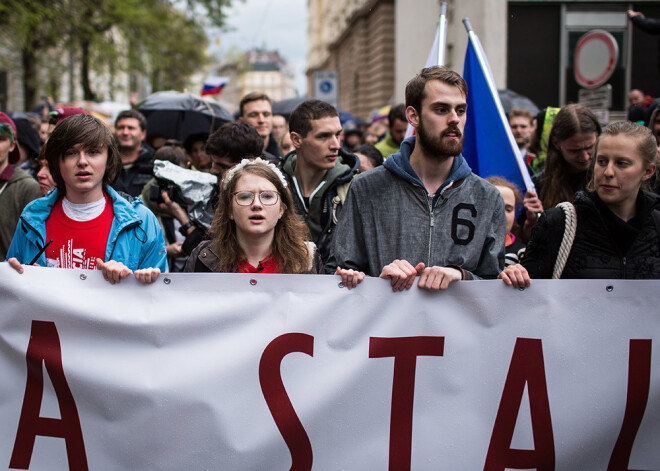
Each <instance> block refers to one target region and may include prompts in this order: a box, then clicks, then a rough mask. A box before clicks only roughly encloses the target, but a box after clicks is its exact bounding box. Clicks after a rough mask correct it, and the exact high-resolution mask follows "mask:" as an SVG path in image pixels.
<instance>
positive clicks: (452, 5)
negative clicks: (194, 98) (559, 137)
mask: <svg viewBox="0 0 660 471" xmlns="http://www.w3.org/2000/svg"><path fill="white" fill-rule="evenodd" d="M447 3H448V10H447V39H446V48H445V65H447V66H448V67H450V68H452V69H453V70H456V71H457V72H459V73H462V71H463V62H464V56H465V51H466V48H467V42H468V37H467V32H466V29H465V27H464V24H463V21H462V20H463V18H469V20H470V23H471V25H472V28H473V29H474V31H475V33H476V34H477V36H478V37H479V39H480V41H481V44H482V45H483V48H484V51H485V53H486V57H487V58H488V62H489V64H490V68H491V71H492V73H493V78H494V80H495V84H496V86H497V88H500V89H502V88H510V89H512V90H514V91H516V92H518V93H520V94H522V95H525V96H528V97H529V98H531V99H532V100H533V101H534V102H535V103H536V104H537V105H538V106H539V107H545V106H561V105H564V104H567V103H571V102H577V101H578V100H579V99H580V98H579V93H580V88H582V87H580V86H579V85H578V83H577V81H576V79H575V66H574V59H575V50H576V44H577V42H578V40H579V39H580V38H581V37H582V36H583V35H584V34H585V33H587V32H589V31H592V30H595V29H602V30H605V31H607V32H608V33H609V34H611V35H612V37H614V39H615V40H616V42H617V45H618V51H619V55H618V58H617V63H616V67H615V69H614V71H613V74H612V77H611V78H610V79H609V80H608V82H607V84H606V85H609V86H610V87H611V95H612V99H611V104H610V106H609V110H610V111H611V112H612V119H616V118H620V117H622V116H624V114H625V113H624V110H625V106H626V103H625V97H626V94H627V92H628V91H629V90H630V89H631V88H640V89H641V90H643V91H644V92H645V93H647V94H650V95H652V96H660V80H659V79H660V61H659V60H658V57H660V41H659V40H658V36H652V35H650V34H648V33H645V32H643V31H641V30H639V29H638V28H635V27H633V25H632V24H631V22H630V21H629V20H628V18H627V16H626V10H627V9H630V8H632V9H634V10H638V11H642V12H643V13H644V14H645V15H646V16H647V17H654V18H660V2H650V1H649V2H630V3H626V2H620V1H618V2H617V1H607V0H606V1H602V0H601V1H590V0H582V1H573V0H563V1H556V0H555V1H547V0H470V1H461V0H448V1H447ZM440 4H441V2H440V0H406V1H405V2H404V1H403V0H343V1H342V0H334V1H332V0H308V9H309V30H308V44H309V46H308V48H309V52H308V70H307V78H308V90H310V92H309V94H310V95H312V96H313V94H314V87H313V84H314V80H313V79H314V73H315V72H317V71H334V72H336V73H337V77H338V80H337V81H338V84H337V88H338V95H339V96H338V103H339V107H340V108H342V109H345V110H346V111H349V112H351V113H353V114H354V115H356V116H359V117H363V118H366V117H368V116H369V114H370V113H371V111H372V110H374V109H375V108H379V107H381V106H383V105H386V104H388V103H402V102H404V101H405V97H404V91H405V85H406V83H407V82H408V80H410V78H411V77H412V76H414V75H415V74H416V73H417V72H418V71H419V70H420V69H421V68H422V67H423V66H424V65H425V63H426V59H427V55H428V53H429V50H430V49H431V45H432V42H433V38H434V36H435V31H436V28H437V25H438V19H439V13H440Z"/></svg>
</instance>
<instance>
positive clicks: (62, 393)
mask: <svg viewBox="0 0 660 471" xmlns="http://www.w3.org/2000/svg"><path fill="white" fill-rule="evenodd" d="M26 357H27V383H26V385H25V396H24V398H23V409H22V410H21V418H20V421H19V422H18V431H17V432H16V441H15V442H14V451H13V452H12V454H11V461H10V462H9V467H10V468H15V469H29V467H30V461H31V459H32V451H33V449H34V442H35V440H36V438H37V435H41V436H44V437H57V438H64V441H65V443H66V454H67V457H68V459H69V469H75V470H85V471H86V470H87V469H88V467H87V456H86V454H85V443H84V441H83V435H82V429H81V427H80V418H79V417H78V409H77V408H76V403H75V401H74V400H73V394H71V389H69V385H68V383H67V381H66V378H65V377H64V368H63V367H62V349H61V347H60V338H59V335H58V334H57V327H55V323H54V322H44V321H32V331H31V333H30V343H29V344H28V348H27V354H26ZM42 365H45V366H46V371H48V376H50V380H51V382H52V383H53V388H54V389H55V394H56V395H57V402H58V403H59V406H60V417H62V418H61V419H53V418H47V417H39V412H40V410H41V400H42V398H43V393H44V373H43V367H42Z"/></svg>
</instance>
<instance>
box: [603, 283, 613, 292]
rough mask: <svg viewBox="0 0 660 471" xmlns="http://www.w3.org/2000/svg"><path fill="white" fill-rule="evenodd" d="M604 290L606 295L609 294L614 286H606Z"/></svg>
mask: <svg viewBox="0 0 660 471" xmlns="http://www.w3.org/2000/svg"><path fill="white" fill-rule="evenodd" d="M605 289H606V290H607V292H608V293H611V292H612V291H614V286H612V285H607V286H606V287H605Z"/></svg>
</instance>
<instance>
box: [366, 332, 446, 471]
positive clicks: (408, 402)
mask: <svg viewBox="0 0 660 471" xmlns="http://www.w3.org/2000/svg"><path fill="white" fill-rule="evenodd" d="M444 348H445V338H444V337H397V338H382V337H371V338H370V339H369V358H385V357H394V379H393V380H392V416H391V419H390V466H389V469H390V470H391V471H394V470H396V471H406V470H407V471H409V470H410V459H411V453H412V426H413V404H414V399H415V369H416V367H417V357H418V356H436V357H441V356H442V355H443V352H444Z"/></svg>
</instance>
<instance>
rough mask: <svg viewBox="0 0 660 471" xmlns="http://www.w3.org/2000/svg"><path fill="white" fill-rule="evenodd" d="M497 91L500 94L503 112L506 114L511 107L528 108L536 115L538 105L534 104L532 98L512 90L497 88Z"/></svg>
mask: <svg viewBox="0 0 660 471" xmlns="http://www.w3.org/2000/svg"><path fill="white" fill-rule="evenodd" d="M497 93H498V94H499V95H500V101H501V102H502V107H503V108H504V112H505V113H506V114H507V115H508V114H509V113H510V112H511V108H520V109H523V110H529V111H531V112H532V114H533V115H534V116H536V115H537V114H538V112H539V107H538V106H536V104H535V103H534V102H533V101H532V100H530V99H529V98H527V97H526V96H523V95H520V94H518V93H516V92H514V91H513V90H509V89H505V90H498V91H497Z"/></svg>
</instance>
